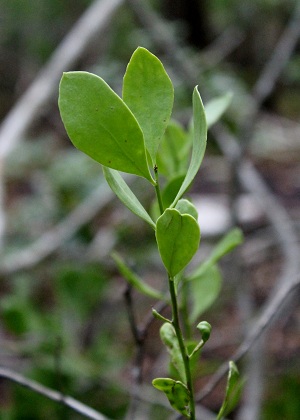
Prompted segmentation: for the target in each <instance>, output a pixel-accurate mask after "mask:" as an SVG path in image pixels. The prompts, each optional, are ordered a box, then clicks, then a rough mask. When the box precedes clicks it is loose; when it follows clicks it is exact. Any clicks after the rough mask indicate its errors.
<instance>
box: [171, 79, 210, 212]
mask: <svg viewBox="0 0 300 420" xmlns="http://www.w3.org/2000/svg"><path fill="white" fill-rule="evenodd" d="M193 123H194V129H193V136H194V139H193V151H192V157H191V162H190V166H189V168H188V171H187V173H186V176H185V179H184V181H183V183H182V185H181V187H180V190H179V191H178V194H177V196H176V198H175V200H174V201H173V203H172V205H171V207H175V206H176V204H177V201H178V200H179V199H180V198H181V197H182V195H183V194H184V193H185V191H186V190H187V189H188V187H189V186H190V184H191V183H192V181H193V180H194V178H195V176H196V174H197V172H198V170H199V168H200V165H201V162H202V159H203V156H204V153H205V148H206V138H207V125H206V118H205V111H204V107H203V103H202V100H201V97H200V95H199V92H198V89H197V86H196V87H195V89H194V92H193Z"/></svg>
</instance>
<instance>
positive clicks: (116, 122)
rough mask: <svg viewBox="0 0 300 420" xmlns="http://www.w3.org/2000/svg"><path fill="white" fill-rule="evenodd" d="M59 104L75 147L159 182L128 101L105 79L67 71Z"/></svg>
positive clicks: (113, 165) (98, 158)
mask: <svg viewBox="0 0 300 420" xmlns="http://www.w3.org/2000/svg"><path fill="white" fill-rule="evenodd" d="M58 104H59V109H60V113H61V118H62V120H63V123H64V126H65V128H66V131H67V133H68V135H69V137H70V139H71V141H72V143H73V144H74V146H75V147H77V148H78V149H79V150H81V151H82V152H84V153H86V154H87V155H88V156H90V157H91V158H93V159H94V160H96V161H97V162H99V163H101V164H102V165H105V166H108V167H109V168H113V169H117V170H119V171H123V172H128V173H131V174H135V175H139V176H142V177H144V178H146V179H148V180H149V181H150V182H151V183H152V184H154V183H155V181H154V180H153V179H152V177H151V174H150V172H149V168H148V163H147V158H146V150H145V143H144V137H143V133H142V130H141V128H140V126H139V124H138V122H137V120H136V119H135V117H134V115H133V114H132V112H131V111H130V110H129V108H128V107H127V105H125V103H124V102H123V101H122V99H121V98H120V97H119V96H118V95H117V94H116V93H115V92H114V91H113V90H112V89H111V88H110V87H109V86H108V84H107V83H106V82H105V81H104V80H103V79H101V78H100V77H98V76H96V75H94V74H91V73H87V72H81V71H79V72H69V73H64V75H63V77H62V79H61V82H60V87H59V102H58Z"/></svg>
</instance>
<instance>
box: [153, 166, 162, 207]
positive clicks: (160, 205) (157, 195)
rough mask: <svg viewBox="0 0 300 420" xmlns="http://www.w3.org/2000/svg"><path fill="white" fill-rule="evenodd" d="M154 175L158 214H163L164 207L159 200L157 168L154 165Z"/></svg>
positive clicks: (160, 199)
mask: <svg viewBox="0 0 300 420" xmlns="http://www.w3.org/2000/svg"><path fill="white" fill-rule="evenodd" d="M154 174H155V181H156V185H155V192H156V197H157V201H158V205H159V211H160V214H163V212H164V206H163V202H162V198H161V192H160V186H159V181H158V168H157V166H156V165H155V166H154Z"/></svg>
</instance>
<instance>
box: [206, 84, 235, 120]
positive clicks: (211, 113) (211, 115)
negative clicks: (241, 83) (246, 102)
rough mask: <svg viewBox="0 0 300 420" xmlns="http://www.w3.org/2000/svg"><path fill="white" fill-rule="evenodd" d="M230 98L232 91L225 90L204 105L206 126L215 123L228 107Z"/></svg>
mask: <svg viewBox="0 0 300 420" xmlns="http://www.w3.org/2000/svg"><path fill="white" fill-rule="evenodd" d="M231 100H232V93H230V92H227V93H225V95H222V96H220V97H218V98H215V99H212V100H211V101H209V102H208V103H207V104H206V105H205V115H206V121H207V128H210V127H211V126H212V125H213V124H215V123H216V122H217V121H218V120H219V119H220V118H221V116H222V114H224V112H225V111H226V109H227V108H228V107H229V105H230V103H231Z"/></svg>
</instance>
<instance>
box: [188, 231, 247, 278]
mask: <svg viewBox="0 0 300 420" xmlns="http://www.w3.org/2000/svg"><path fill="white" fill-rule="evenodd" d="M242 242H243V233H242V231H241V229H238V228H234V229H232V230H230V231H229V232H228V233H227V235H225V236H224V237H223V238H222V239H221V240H220V241H219V242H218V243H217V245H216V246H215V248H214V249H213V251H212V253H211V254H210V256H209V257H208V259H207V260H206V261H204V262H203V263H202V264H201V265H200V266H199V267H198V268H197V269H196V270H195V271H194V272H193V273H192V274H190V275H189V276H188V277H187V280H194V279H196V278H198V277H201V276H202V275H203V274H204V273H205V271H206V270H208V269H209V268H210V267H212V266H213V265H214V264H216V263H217V262H218V261H219V260H220V259H221V258H222V257H223V256H224V255H226V254H228V253H229V252H230V251H232V250H233V249H234V248H235V247H237V246H238V245H240V244H241V243H242Z"/></svg>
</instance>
